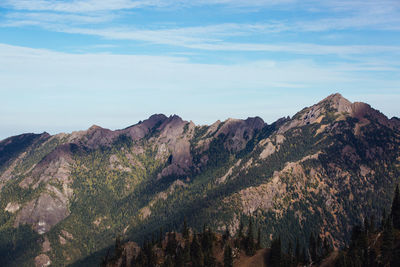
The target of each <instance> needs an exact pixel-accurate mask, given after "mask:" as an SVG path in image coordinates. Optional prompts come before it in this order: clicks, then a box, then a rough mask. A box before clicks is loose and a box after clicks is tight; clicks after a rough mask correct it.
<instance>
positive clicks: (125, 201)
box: [0, 94, 400, 265]
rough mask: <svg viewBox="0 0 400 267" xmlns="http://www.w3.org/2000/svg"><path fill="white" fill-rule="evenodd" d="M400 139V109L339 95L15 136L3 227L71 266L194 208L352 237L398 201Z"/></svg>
mask: <svg viewBox="0 0 400 267" xmlns="http://www.w3.org/2000/svg"><path fill="white" fill-rule="evenodd" d="M399 148H400V123H399V120H398V119H397V118H392V119H388V118H387V117H386V116H385V115H383V114H382V113H380V112H379V111H377V110H374V109H373V108H371V107H370V106H369V105H368V104H365V103H357V102H356V103H351V102H349V101H348V100H346V99H344V98H343V97H342V96H341V95H339V94H335V95H331V96H329V97H327V98H326V99H324V100H322V101H321V102H319V103H317V104H316V105H314V106H311V107H308V108H305V109H303V110H302V111H300V112H298V113H297V114H296V115H294V116H293V118H284V119H281V120H278V121H277V122H275V123H273V124H271V125H268V124H266V123H264V122H263V120H262V119H260V118H258V117H256V118H248V119H247V120H236V119H228V120H226V121H225V122H219V121H217V122H216V123H214V124H212V125H210V126H196V125H194V124H193V123H192V122H187V121H184V120H182V119H181V118H180V117H178V116H176V115H174V116H170V117H166V116H164V115H159V114H158V115H153V116H151V117H150V118H149V119H147V120H145V121H143V122H140V123H138V124H136V125H133V126H130V127H128V128H126V129H123V130H117V131H111V130H108V129H103V128H101V127H99V126H92V127H91V128H89V129H88V130H86V131H79V132H73V133H71V134H59V135H55V136H50V135H49V134H47V133H44V134H41V135H34V134H24V135H20V136H15V137H10V138H7V139H5V140H3V141H1V142H0V199H1V201H0V220H1V222H2V228H0V236H1V235H6V232H7V235H8V234H10V235H15V233H16V232H17V230H18V229H19V228H21V227H25V226H26V225H28V226H32V229H33V232H32V233H31V235H32V236H36V235H37V237H35V239H36V241H37V240H39V243H40V244H42V243H43V244H45V243H46V245H45V246H43V247H39V248H36V250H34V249H32V250H28V252H29V251H31V252H29V253H28V252H27V253H25V254H24V253H22V254H19V255H18V257H22V259H23V260H26V261H29V259H32V260H33V258H34V257H32V254H35V255H36V256H38V257H39V258H38V259H46V261H47V260H49V261H51V262H52V264H53V265H62V264H63V263H65V262H67V263H73V262H75V261H76V260H79V259H83V258H85V257H86V256H89V255H91V254H93V253H95V252H96V251H99V250H101V249H103V248H104V247H107V246H108V245H110V244H112V242H113V239H114V237H115V233H116V232H117V233H120V234H122V235H125V236H126V237H129V238H131V239H136V240H137V241H140V240H142V239H143V238H144V237H145V236H148V235H149V234H151V232H153V231H155V230H158V229H159V227H160V226H163V227H166V228H168V229H165V230H170V229H174V228H178V227H180V223H181V222H182V221H183V217H187V220H188V222H189V223H190V225H193V226H194V227H198V228H201V227H202V225H203V223H208V224H209V225H212V226H213V227H214V228H215V230H223V229H225V227H226V226H227V227H229V228H230V230H231V232H233V233H235V231H236V230H237V228H238V226H239V222H240V220H241V219H245V218H246V217H247V216H249V215H251V216H254V217H255V220H256V223H257V224H258V225H260V227H261V228H262V230H263V233H264V234H267V235H271V236H272V235H273V234H281V235H282V236H285V237H287V239H288V240H292V241H293V242H294V240H295V239H296V236H297V235H298V234H299V233H300V232H301V233H310V232H313V233H315V234H319V235H321V236H324V237H325V238H328V239H329V240H330V242H331V243H332V244H333V245H334V246H341V245H343V244H344V242H346V240H347V239H348V238H349V231H350V229H351V227H352V225H353V224H355V223H358V222H359V221H360V220H362V219H363V218H365V217H368V216H372V215H373V216H376V218H378V217H379V216H380V214H379V213H378V211H379V210H383V208H384V207H386V206H387V205H388V204H389V201H390V197H391V196H392V192H393V188H394V184H396V183H397V182H398V178H399V172H400V170H399V167H400V152H399V151H400V149H399ZM25 228H26V227H25ZM66 233H67V234H66ZM305 236H306V235H305ZM1 240H3V239H1ZM1 240H0V241H1ZM1 242H5V243H7V242H6V241H4V240H3V241H1ZM265 242H269V240H265ZM293 242H292V243H293ZM300 242H305V240H300ZM36 243H37V242H36ZM41 246H42V245H41ZM2 247H6V246H5V245H3V246H2ZM44 247H45V248H46V249H45V248H44ZM32 251H34V252H32ZM1 253H3V251H2V252H1ZM37 262H41V261H39V260H37Z"/></svg>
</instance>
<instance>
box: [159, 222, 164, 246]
mask: <svg viewBox="0 0 400 267" xmlns="http://www.w3.org/2000/svg"><path fill="white" fill-rule="evenodd" d="M162 241H163V231H162V227H160V231H159V233H158V247H159V248H162Z"/></svg>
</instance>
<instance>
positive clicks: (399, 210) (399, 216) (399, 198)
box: [390, 185, 400, 230]
mask: <svg viewBox="0 0 400 267" xmlns="http://www.w3.org/2000/svg"><path fill="white" fill-rule="evenodd" d="M399 194H400V193H399V185H397V186H396V190H395V193H394V198H393V203H392V210H391V213H390V215H391V217H392V220H393V227H394V228H395V229H399V230H400V195H399Z"/></svg>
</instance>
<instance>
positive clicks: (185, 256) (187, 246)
mask: <svg viewBox="0 0 400 267" xmlns="http://www.w3.org/2000/svg"><path fill="white" fill-rule="evenodd" d="M183 261H184V263H185V265H187V264H188V263H189V262H190V241H189V239H187V240H186V241H185V248H184V249H183Z"/></svg>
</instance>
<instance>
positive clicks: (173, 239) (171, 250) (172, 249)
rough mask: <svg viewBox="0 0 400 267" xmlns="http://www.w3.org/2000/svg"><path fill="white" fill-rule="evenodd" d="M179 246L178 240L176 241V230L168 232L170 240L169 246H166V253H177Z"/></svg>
mask: <svg viewBox="0 0 400 267" xmlns="http://www.w3.org/2000/svg"><path fill="white" fill-rule="evenodd" d="M177 247H178V242H177V241H176V234H175V232H172V233H168V242H167V247H166V248H165V250H166V253H167V254H169V255H175V253H176V248H177Z"/></svg>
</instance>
